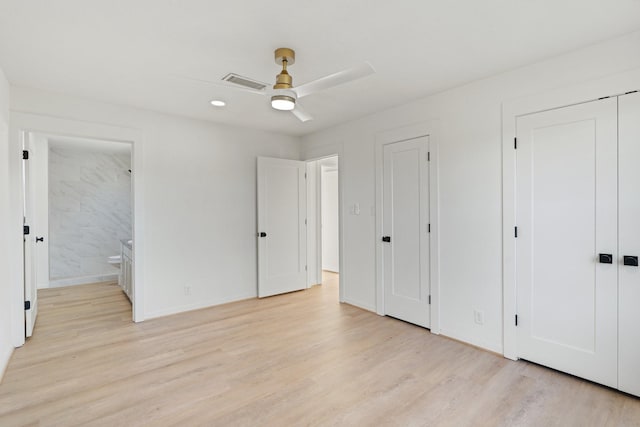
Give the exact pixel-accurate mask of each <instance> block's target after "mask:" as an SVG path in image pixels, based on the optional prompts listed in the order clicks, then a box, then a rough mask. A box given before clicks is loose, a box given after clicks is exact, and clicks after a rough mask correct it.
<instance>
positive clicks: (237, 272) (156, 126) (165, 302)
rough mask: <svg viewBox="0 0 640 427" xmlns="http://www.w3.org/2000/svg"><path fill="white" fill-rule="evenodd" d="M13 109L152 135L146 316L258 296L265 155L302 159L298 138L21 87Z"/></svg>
mask: <svg viewBox="0 0 640 427" xmlns="http://www.w3.org/2000/svg"><path fill="white" fill-rule="evenodd" d="M11 108H12V110H16V111H20V112H23V113H24V112H28V113H35V114H42V115H46V116H53V117H61V118H65V119H71V120H78V121H82V122H91V123H103V124H110V125H115V126H120V127H127V128H133V129H137V130H139V131H140V132H141V134H142V135H143V140H144V148H143V149H142V151H141V153H142V163H143V164H144V168H143V170H144V172H143V173H144V177H143V178H144V179H143V181H144V184H143V186H144V189H143V193H144V200H141V201H134V209H137V206H139V205H140V206H144V220H143V222H144V224H136V225H135V226H138V225H139V226H140V227H141V228H143V231H142V233H143V239H144V243H143V246H142V247H143V248H144V250H143V253H142V254H141V258H143V260H144V275H143V277H144V283H145V288H144V315H145V317H147V318H149V317H155V316H160V315H164V314H170V313H175V312H179V311H183V310H188V309H194V308H199V307H205V306H210V305H214V304H220V303H224V302H228V301H232V300H237V299H241V298H249V297H254V296H256V295H257V271H256V265H257V261H256V253H257V247H256V235H255V233H256V157H257V156H270V157H282V158H292V159H297V158H299V144H298V141H299V140H298V138H294V137H289V136H284V135H280V134H275V133H269V132H263V131H256V130H249V129H241V128H235V127H229V126H222V125H216V124H213V123H209V122H203V121H197V120H189V119H183V118H179V117H174V116H168V115H163V114H159V113H155V112H151V111H145V110H138V109H133V108H128V107H122V106H116V105H110V104H103V103H98V102H93V101H90V100H86V99H81V98H76V97H70V96H65V95H59V94H53V93H48V92H43V91H39V90H35V89H28V88H21V87H12V92H11ZM212 114H213V113H212ZM81 136H88V137H90V136H91V135H81ZM135 153H136V151H135V148H134V157H135ZM135 172H136V171H135V170H134V181H135V180H136V179H137V178H136V176H135ZM14 208H15V207H14Z"/></svg>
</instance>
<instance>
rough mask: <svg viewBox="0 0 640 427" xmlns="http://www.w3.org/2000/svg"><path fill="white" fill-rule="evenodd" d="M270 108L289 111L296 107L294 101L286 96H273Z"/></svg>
mask: <svg viewBox="0 0 640 427" xmlns="http://www.w3.org/2000/svg"><path fill="white" fill-rule="evenodd" d="M271 106H272V107H273V108H275V109H276V110H281V111H291V110H293V109H294V108H295V107H296V99H295V98H293V97H291V96H287V95H273V96H272V97H271Z"/></svg>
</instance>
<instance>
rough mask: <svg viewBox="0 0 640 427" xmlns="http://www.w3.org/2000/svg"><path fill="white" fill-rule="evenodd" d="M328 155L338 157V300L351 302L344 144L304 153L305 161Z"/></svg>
mask: <svg viewBox="0 0 640 427" xmlns="http://www.w3.org/2000/svg"><path fill="white" fill-rule="evenodd" d="M328 157H338V251H339V252H340V253H339V254H338V263H339V266H338V268H339V270H340V280H338V300H339V301H340V302H346V303H349V301H348V300H347V299H345V289H347V280H346V277H347V275H346V274H345V260H344V227H343V223H344V202H343V194H344V192H343V191H342V186H343V184H342V181H343V177H344V176H345V163H344V161H343V146H342V144H330V145H323V146H321V147H314V148H312V149H310V150H309V151H308V152H306V153H304V155H303V156H302V158H303V159H304V161H305V162H313V161H316V160H322V159H326V158H328ZM318 208H319V205H318V206H316V214H317V213H318V211H317V209H318ZM318 248H319V249H320V250H321V249H322V246H321V244H320V245H319V246H318ZM308 253H309V252H308V251H307V254H308ZM307 264H308V263H307ZM319 268H320V275H322V266H320V267H319ZM307 282H308V280H307ZM355 305H358V304H355Z"/></svg>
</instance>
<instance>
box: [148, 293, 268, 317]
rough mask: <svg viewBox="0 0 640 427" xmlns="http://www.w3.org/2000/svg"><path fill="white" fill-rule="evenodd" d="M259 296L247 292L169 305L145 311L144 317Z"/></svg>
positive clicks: (160, 315)
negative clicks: (174, 305)
mask: <svg viewBox="0 0 640 427" xmlns="http://www.w3.org/2000/svg"><path fill="white" fill-rule="evenodd" d="M252 298H257V295H256V294H251V295H249V294H246V295H236V296H231V297H225V298H220V299H216V300H210V301H200V302H197V303H194V304H185V305H180V306H176V307H169V308H165V309H162V310H156V311H152V312H150V313H145V315H144V319H145V320H149V319H153V318H156V317H163V316H169V315H172V314H178V313H184V312H187V311H193V310H200V309H202V308H209V307H215V306H216V305H222V304H228V303H230V302H236V301H242V300H245V299H252Z"/></svg>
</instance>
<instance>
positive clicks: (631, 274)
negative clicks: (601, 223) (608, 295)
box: [618, 92, 640, 396]
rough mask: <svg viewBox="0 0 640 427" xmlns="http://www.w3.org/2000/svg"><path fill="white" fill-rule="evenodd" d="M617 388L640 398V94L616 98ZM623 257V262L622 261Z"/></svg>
mask: <svg viewBox="0 0 640 427" xmlns="http://www.w3.org/2000/svg"><path fill="white" fill-rule="evenodd" d="M618 135H619V150H620V160H619V172H618V173H619V185H620V189H619V191H620V196H619V210H620V213H619V221H620V224H619V225H620V226H619V229H620V237H619V245H620V246H619V247H620V252H619V254H620V256H619V259H618V265H619V269H620V270H619V281H620V283H619V292H620V295H619V323H618V325H619V331H618V337H619V344H618V346H619V347H618V348H619V364H618V370H619V372H618V388H619V389H620V390H622V391H625V392H627V393H631V394H635V395H636V396H640V309H639V308H638V304H640V268H639V267H638V266H637V265H638V257H639V256H640V192H639V190H638V189H639V188H640V93H638V92H636V93H633V94H629V95H625V96H621V97H619V131H618ZM625 257H626V259H625Z"/></svg>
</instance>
